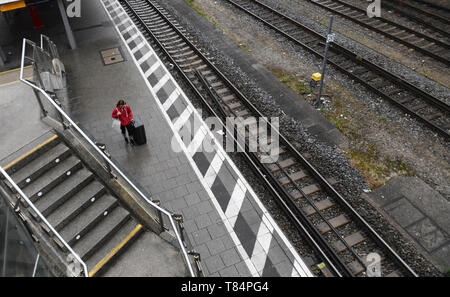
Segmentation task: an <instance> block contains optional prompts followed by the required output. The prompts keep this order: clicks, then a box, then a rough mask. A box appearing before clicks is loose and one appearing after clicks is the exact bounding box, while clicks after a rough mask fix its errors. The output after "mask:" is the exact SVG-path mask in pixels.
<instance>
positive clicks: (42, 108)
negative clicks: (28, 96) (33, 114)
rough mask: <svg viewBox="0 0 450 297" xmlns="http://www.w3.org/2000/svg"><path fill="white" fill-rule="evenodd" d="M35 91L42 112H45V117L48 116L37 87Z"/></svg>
mask: <svg viewBox="0 0 450 297" xmlns="http://www.w3.org/2000/svg"><path fill="white" fill-rule="evenodd" d="M33 92H34V96H35V97H36V99H37V101H38V103H39V107H40V108H41V110H42V113H43V114H44V117H46V116H47V114H48V111H47V110H45V108H44V104H43V103H42V100H41V97H39V92H38V91H37V90H36V89H33Z"/></svg>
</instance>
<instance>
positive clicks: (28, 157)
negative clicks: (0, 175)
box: [4, 135, 61, 175]
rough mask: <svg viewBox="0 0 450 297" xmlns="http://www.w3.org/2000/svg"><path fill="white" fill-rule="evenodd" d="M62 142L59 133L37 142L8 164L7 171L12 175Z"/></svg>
mask: <svg viewBox="0 0 450 297" xmlns="http://www.w3.org/2000/svg"><path fill="white" fill-rule="evenodd" d="M60 142H61V140H60V139H59V137H58V136H57V135H52V136H51V137H49V138H48V139H46V140H45V141H43V142H41V143H40V144H37V145H36V146H34V147H33V148H30V149H29V150H28V151H27V152H26V153H24V154H22V155H21V156H20V157H18V158H16V159H15V160H14V161H13V162H11V164H9V165H7V166H6V168H4V169H5V171H6V172H7V173H8V174H9V175H12V174H13V173H14V172H17V171H19V170H20V169H21V168H23V167H24V166H25V165H27V164H28V163H30V162H31V161H33V160H34V159H36V158H38V157H39V156H41V155H42V154H44V153H45V152H47V151H48V150H50V149H52V148H53V147H55V146H56V145H58V144H59V143H60Z"/></svg>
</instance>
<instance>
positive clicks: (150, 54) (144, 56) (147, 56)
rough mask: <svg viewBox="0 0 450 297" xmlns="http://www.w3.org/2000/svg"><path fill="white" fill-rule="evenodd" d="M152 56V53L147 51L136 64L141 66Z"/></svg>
mask: <svg viewBox="0 0 450 297" xmlns="http://www.w3.org/2000/svg"><path fill="white" fill-rule="evenodd" d="M152 55H153V53H152V51H150V50H149V51H148V52H146V53H145V54H144V55H143V56H142V57H141V58H140V59H139V60H138V61H137V63H138V64H139V65H141V64H142V63H144V62H145V61H146V60H147V59H148V58H150V57H151V56H152Z"/></svg>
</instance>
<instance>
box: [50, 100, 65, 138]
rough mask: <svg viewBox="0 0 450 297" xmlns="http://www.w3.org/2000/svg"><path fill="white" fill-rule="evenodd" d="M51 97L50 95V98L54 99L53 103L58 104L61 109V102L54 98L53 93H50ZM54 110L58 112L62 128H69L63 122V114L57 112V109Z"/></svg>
mask: <svg viewBox="0 0 450 297" xmlns="http://www.w3.org/2000/svg"><path fill="white" fill-rule="evenodd" d="M51 97H52V99H53V100H54V101H55V103H56V104H58V106H59V107H60V108H61V109H62V104H61V102H60V101H59V100H58V98H56V96H55V95H53V94H52V96H51ZM56 112H57V113H58V116H59V119H60V120H61V124H62V125H63V128H64V130H66V129H67V128H69V127H68V126H67V125H66V124H65V123H64V117H63V115H62V114H61V113H60V112H58V111H56Z"/></svg>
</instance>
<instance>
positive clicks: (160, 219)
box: [153, 200, 164, 232]
mask: <svg viewBox="0 0 450 297" xmlns="http://www.w3.org/2000/svg"><path fill="white" fill-rule="evenodd" d="M153 203H155V204H156V205H157V206H160V205H161V201H159V200H153ZM157 211H158V219H159V223H160V224H161V232H164V222H163V218H162V212H161V210H160V209H157Z"/></svg>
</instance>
